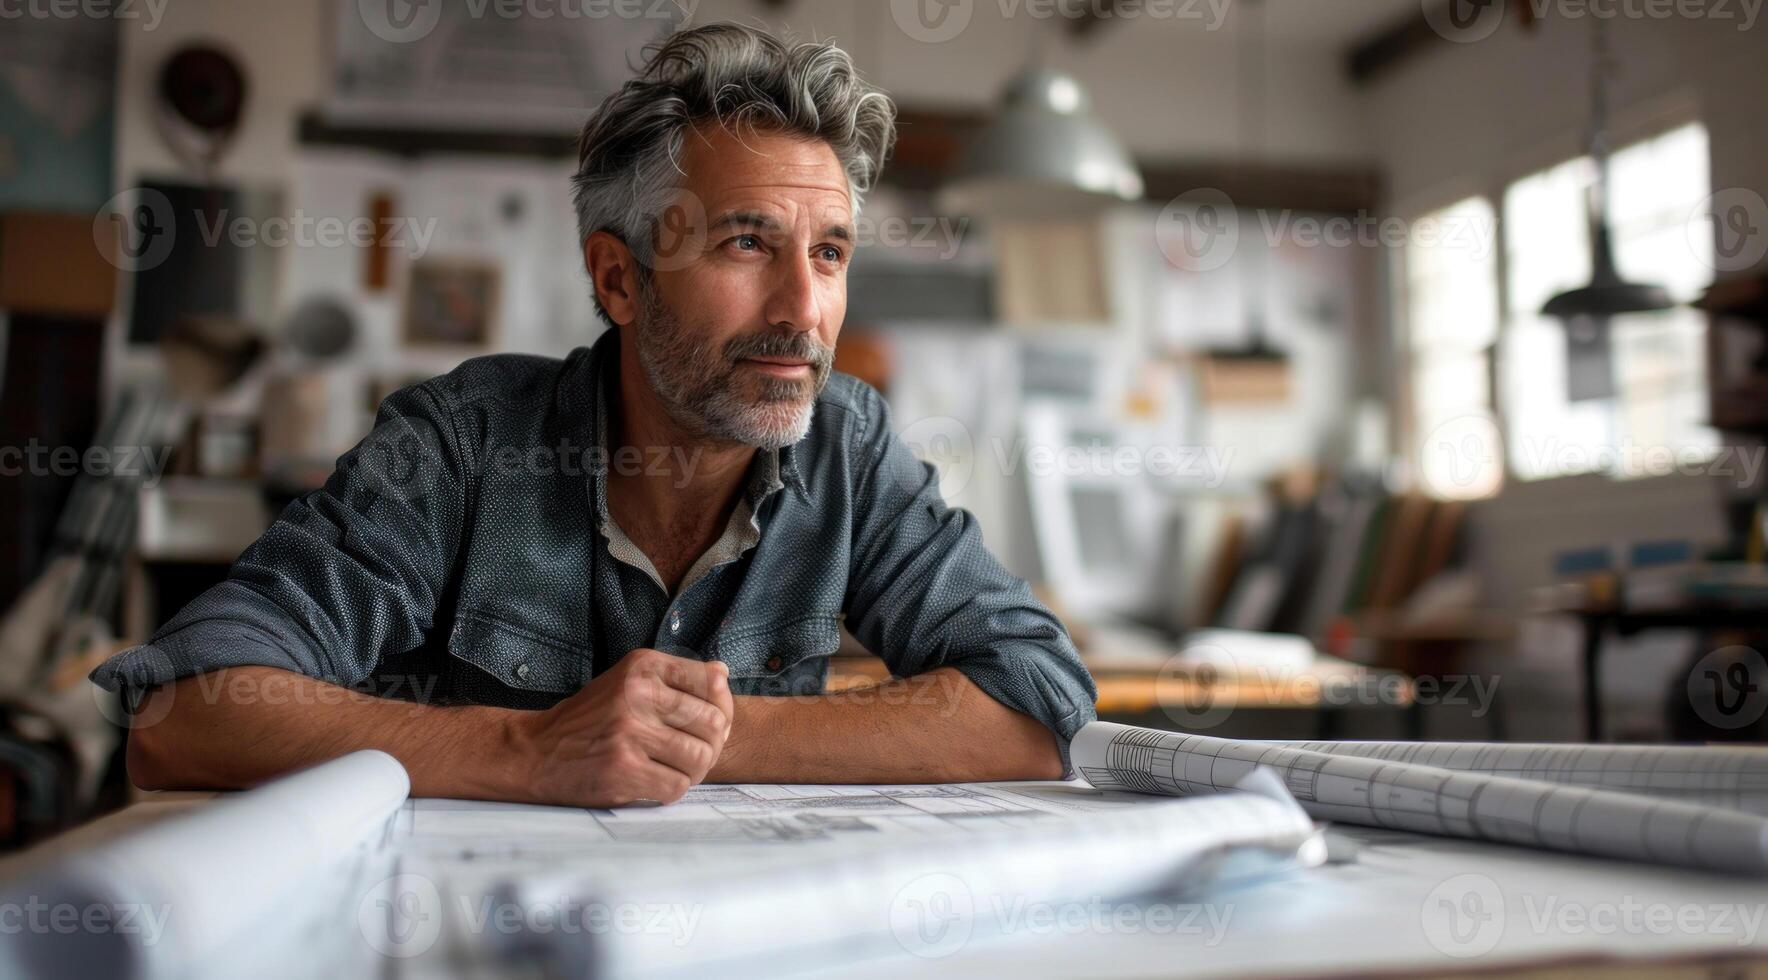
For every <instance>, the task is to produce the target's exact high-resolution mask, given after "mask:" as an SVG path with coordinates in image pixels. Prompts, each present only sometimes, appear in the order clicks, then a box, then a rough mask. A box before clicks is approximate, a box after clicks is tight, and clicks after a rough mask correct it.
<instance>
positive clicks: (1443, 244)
mask: <svg viewBox="0 0 1768 980" xmlns="http://www.w3.org/2000/svg"><path fill="white" fill-rule="evenodd" d="M1495 227H1496V223H1495V220H1494V215H1493V213H1492V205H1491V202H1489V201H1487V200H1486V199H1485V198H1483V197H1473V198H1468V199H1467V200H1464V201H1461V202H1458V203H1456V204H1453V205H1450V206H1449V207H1447V208H1444V209H1443V210H1441V211H1437V212H1434V213H1432V214H1428V215H1425V216H1424V217H1422V218H1420V219H1418V220H1417V221H1415V222H1413V224H1412V227H1411V234H1410V235H1409V236H1408V240H1407V245H1406V312H1407V317H1406V322H1407V326H1408V344H1407V349H1408V353H1409V354H1410V357H1409V363H1410V365H1411V375H1412V377H1411V381H1412V397H1413V407H1414V411H1413V422H1414V426H1415V428H1414V430H1413V431H1414V433H1415V438H1414V440H1413V447H1412V458H1413V460H1414V463H1415V465H1416V467H1417V472H1418V477H1419V480H1420V482H1421V483H1422V484H1423V488H1424V489H1425V490H1426V491H1427V492H1429V493H1431V494H1433V495H1436V496H1439V497H1446V498H1465V497H1483V496H1488V495H1490V494H1492V493H1494V492H1496V491H1497V489H1498V486H1499V484H1500V483H1501V482H1502V480H1503V467H1502V466H1501V465H1499V457H1498V455H1497V453H1498V449H1497V444H1498V439H1497V430H1496V428H1495V426H1494V425H1493V422H1492V412H1491V404H1492V397H1491V390H1490V378H1491V372H1490V369H1489V365H1488V360H1487V359H1488V356H1489V351H1490V349H1491V347H1492V344H1493V342H1494V341H1495V340H1496V339H1497V336H1498V278H1497V277H1498V264H1497V263H1498V259H1497V255H1496V251H1497V250H1496V248H1495V247H1494V243H1493V238H1494V230H1495Z"/></svg>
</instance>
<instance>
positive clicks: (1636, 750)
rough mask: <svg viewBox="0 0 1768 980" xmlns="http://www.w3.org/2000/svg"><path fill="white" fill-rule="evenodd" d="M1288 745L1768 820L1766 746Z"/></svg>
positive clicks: (1333, 743) (1541, 744)
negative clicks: (1612, 792) (1666, 799)
mask: <svg viewBox="0 0 1768 980" xmlns="http://www.w3.org/2000/svg"><path fill="white" fill-rule="evenodd" d="M1283 744H1285V745H1288V746H1290V747H1292V748H1297V749H1305V750H1307V751H1310V752H1326V753H1329V754H1331V755H1353V756H1360V757H1363V758H1368V759H1382V760H1386V761H1388V762H1411V763H1417V764H1419V765H1425V766H1436V767H1437V768H1439V769H1453V770H1456V771H1458V772H1483V773H1487V774H1489V775H1493V776H1514V777H1516V778H1518V779H1532V780H1535V781H1536V782H1543V783H1560V784H1563V785H1567V786H1590V787H1594V788H1597V789H1609V790H1618V791H1621V792H1625V793H1643V794H1645V795H1648V796H1665V797H1670V798H1672V799H1677V800H1681V801H1683V802H1684V803H1702V804H1705V805H1707V806H1717V807H1725V808H1727V809H1731V810H1742V811H1744V812H1746V813H1754V814H1756V815H1757V816H1762V817H1768V748H1755V747H1749V746H1735V747H1733V746H1705V745H1701V746H1694V745H1557V744H1550V743H1523V742H1511V743H1501V742H1285V743H1283Z"/></svg>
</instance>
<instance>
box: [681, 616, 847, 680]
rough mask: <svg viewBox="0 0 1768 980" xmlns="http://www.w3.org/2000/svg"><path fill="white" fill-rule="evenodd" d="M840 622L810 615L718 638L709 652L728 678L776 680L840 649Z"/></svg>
mask: <svg viewBox="0 0 1768 980" xmlns="http://www.w3.org/2000/svg"><path fill="white" fill-rule="evenodd" d="M840 623H841V620H840V617H839V616H837V615H836V614H835V613H811V614H807V615H802V616H797V617H794V618H790V619H783V620H779V621H777V622H773V623H768V624H766V625H764V626H759V627H755V628H753V629H748V630H743V631H742V632H738V633H730V634H723V635H720V636H719V638H718V639H717V640H715V641H713V644H712V653H713V654H714V655H715V656H716V657H718V659H720V660H723V661H724V663H725V665H726V666H727V667H729V668H730V671H731V677H733V678H749V677H777V676H779V675H781V674H785V673H788V672H790V671H791V670H792V669H793V668H794V667H797V666H798V665H799V664H800V663H803V662H804V661H806V660H814V659H816V658H818V657H827V656H830V655H832V654H834V652H835V651H836V650H837V649H838V648H839V647H840V646H841V625H840Z"/></svg>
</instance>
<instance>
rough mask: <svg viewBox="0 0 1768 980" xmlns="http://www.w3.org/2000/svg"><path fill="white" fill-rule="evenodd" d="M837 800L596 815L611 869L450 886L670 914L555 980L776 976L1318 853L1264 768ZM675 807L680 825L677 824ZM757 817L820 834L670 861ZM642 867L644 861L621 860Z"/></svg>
mask: <svg viewBox="0 0 1768 980" xmlns="http://www.w3.org/2000/svg"><path fill="white" fill-rule="evenodd" d="M828 793H829V787H819V788H817V789H816V790H814V791H807V790H806V789H805V788H798V787H774V786H743V787H725V788H719V787H711V788H707V789H705V790H703V791H699V798H698V799H695V798H693V797H692V795H690V798H689V799H687V800H684V801H682V802H681V803H677V804H672V805H671V806H669V807H661V808H656V809H653V810H651V811H650V812H649V814H646V813H645V812H644V811H637V810H633V811H625V810H623V811H620V812H619V814H618V815H617V816H616V817H614V818H613V819H612V820H610V819H609V818H607V817H606V816H604V815H601V814H599V813H598V814H597V815H596V820H597V823H598V824H600V825H606V826H607V827H608V828H610V829H609V831H608V832H609V833H610V834H611V835H620V836H619V839H620V840H621V841H622V848H621V849H622V851H623V852H624V853H622V854H621V855H619V856H618V857H615V856H613V855H609V854H606V853H603V854H601V855H600V856H599V858H600V859H599V860H598V859H597V858H596V857H595V856H588V855H586V856H585V859H583V860H580V861H578V862H574V863H571V864H566V865H564V866H562V867H555V868H552V869H550V870H548V871H536V872H534V873H527V874H520V875H507V874H505V875H503V876H501V884H499V883H498V881H480V882H476V883H473V882H467V881H465V880H464V879H459V878H456V879H454V880H451V881H450V883H449V891H451V892H455V893H461V894H468V895H484V894H490V895H492V896H494V897H495V901H496V904H497V905H499V906H502V907H506V908H514V909H519V910H522V917H524V918H528V919H546V918H551V917H552V910H554V909H558V908H575V907H582V906H591V907H597V908H602V907H606V908H612V909H628V908H643V909H648V910H655V911H656V912H657V913H658V914H659V916H660V919H659V926H660V927H659V928H658V929H655V930H644V929H633V930H630V931H627V932H625V933H615V932H613V931H605V932H603V933H601V934H599V935H597V936H594V937H591V938H589V939H588V940H587V941H584V940H583V939H582V937H572V936H568V935H556V936H555V935H550V934H549V935H548V936H545V937H543V938H542V939H541V941H540V942H538V943H535V944H533V946H532V947H531V948H530V950H529V952H530V953H531V954H532V953H533V951H534V948H538V950H539V951H540V956H541V958H542V961H543V962H544V963H545V964H546V969H545V971H544V972H546V973H548V974H550V975H561V976H604V975H606V976H680V977H699V976H705V975H707V974H708V973H712V974H714V975H724V976H731V975H751V974H753V975H777V974H779V973H781V972H785V971H786V969H787V968H788V967H797V966H801V965H810V964H817V963H826V962H831V961H835V962H839V961H844V960H848V959H852V958H854V957H864V956H870V955H877V954H879V953H880V952H894V953H895V954H898V955H900V954H901V953H902V952H904V951H907V952H910V953H915V954H921V955H933V956H937V955H940V954H941V952H942V950H943V949H944V948H945V947H946V946H947V945H950V944H956V945H962V944H963V943H965V942H967V941H968V940H969V939H970V938H971V937H972V936H973V935H980V934H983V933H986V932H987V931H988V930H990V929H991V928H994V927H995V925H996V924H997V921H996V920H998V919H999V918H1000V917H1001V916H1002V915H1011V914H1012V910H1014V909H1018V908H1023V907H1024V906H1025V904H1026V903H1034V904H1038V905H1040V906H1044V905H1065V904H1074V903H1082V904H1084V903H1088V902H1094V903H1096V902H1099V901H1101V900H1103V899H1105V898H1112V897H1124V896H1132V895H1138V894H1143V893H1146V892H1148V891H1150V890H1153V889H1166V888H1171V887H1175V886H1177V885H1179V884H1186V885H1189V886H1193V887H1195V886H1201V885H1204V884H1206V883H1208V882H1209V881H1211V880H1213V878H1214V877H1215V876H1216V875H1217V874H1218V873H1220V871H1221V869H1222V867H1223V866H1224V865H1227V864H1230V863H1231V864H1234V865H1235V866H1236V867H1238V868H1241V869H1244V868H1247V867H1256V868H1257V869H1258V873H1260V874H1269V873H1271V872H1273V871H1275V870H1279V869H1283V868H1296V867H1309V866H1314V865H1318V864H1319V863H1321V862H1322V861H1323V860H1324V859H1325V847H1324V844H1323V841H1322V840H1321V838H1320V835H1319V833H1318V831H1317V829H1316V828H1315V827H1314V825H1313V822H1312V821H1311V820H1310V819H1309V818H1308V816H1307V814H1306V813H1304V812H1303V811H1302V810H1301V809H1300V807H1298V806H1297V805H1296V804H1295V801H1294V800H1292V799H1290V798H1289V796H1288V794H1287V793H1285V792H1284V791H1283V789H1282V787H1281V785H1280V784H1279V783H1277V782H1276V781H1275V780H1274V779H1272V778H1270V776H1269V774H1264V773H1261V774H1257V775H1255V776H1252V777H1251V778H1250V779H1248V780H1246V781H1245V782H1244V783H1243V785H1242V786H1241V787H1239V788H1238V789H1235V790H1232V791H1230V792H1226V793H1223V794H1219V795H1214V796H1211V797H1209V798H1205V799H1195V800H1166V801H1161V802H1159V803H1150V801H1148V798H1147V797H1146V796H1141V797H1140V799H1139V800H1138V799H1137V796H1136V794H1117V793H1106V794H1097V793H1096V792H1095V791H1093V790H1090V789H1087V788H1085V787H1078V786H1072V785H1063V784H1053V785H1052V784H1044V785H1043V786H1042V787H1041V789H1034V788H1032V787H1030V786H1028V785H1026V784H1018V785H1016V786H1015V787H1014V788H1004V787H1000V786H984V785H961V786H944V787H932V786H929V787H849V788H847V789H846V790H845V791H844V792H842V793H840V794H838V795H834V796H831V795H828ZM684 804H685V806H684ZM1175 804H1176V805H1175ZM678 807H680V808H682V809H683V811H684V813H683V815H679V816H676V815H670V814H669V813H668V811H671V810H674V809H676V808H678ZM756 811H759V813H757V812H756ZM758 821H759V822H761V823H762V824H763V825H765V826H768V827H774V828H778V827H790V828H794V829H795V830H797V829H804V828H810V830H809V834H808V836H805V837H800V838H797V839H793V840H791V841H790V842H789V845H788V846H781V844H782V843H785V842H784V841H782V840H779V839H776V838H772V837H768V836H766V835H765V834H764V836H763V838H762V841H763V842H762V843H759V844H756V845H753V846H745V845H743V844H736V845H734V846H726V847H723V848H720V849H719V851H718V852H716V853H708V852H704V851H702V852H700V854H699V859H697V860H693V861H679V860H667V859H665V858H666V856H668V855H674V854H677V853H679V852H680V851H681V849H682V848H683V847H688V848H690V849H691V848H693V847H695V846H696V845H694V844H692V843H691V842H689V841H687V840H685V839H683V838H680V837H678V836H677V835H678V834H679V833H680V831H682V830H686V831H687V832H688V833H698V832H701V831H710V832H727V831H728V830H729V829H730V828H731V827H733V826H735V827H739V828H741V829H742V830H743V831H744V832H745V833H747V832H749V831H750V830H752V829H753V828H752V827H750V826H748V825H750V824H751V823H754V822H758ZM628 825H630V827H631V828H643V829H642V833H641V834H640V838H639V839H641V840H642V841H643V842H644V843H643V844H642V845H640V846H638V847H634V846H633V844H632V841H633V839H634V838H633V837H632V836H630V834H629V833H628V830H627V829H621V828H626V827H628ZM677 825H679V826H677ZM634 858H640V859H643V861H644V863H643V865H642V866H639V865H628V864H624V863H623V862H624V861H626V860H631V859H634ZM504 870H505V871H507V868H506V869H504ZM672 910H679V911H672ZM671 917H673V919H674V921H675V922H676V923H678V924H679V928H672V927H671V926H670V925H669V921H670V919H671ZM690 918H691V923H690V922H689V919H690ZM782 923H789V924H790V926H789V928H785V929H782V928H781V924H782ZM457 931H466V930H464V929H463V930H457ZM474 965H475V966H483V967H486V968H491V967H494V966H498V965H507V964H497V963H476V964H474Z"/></svg>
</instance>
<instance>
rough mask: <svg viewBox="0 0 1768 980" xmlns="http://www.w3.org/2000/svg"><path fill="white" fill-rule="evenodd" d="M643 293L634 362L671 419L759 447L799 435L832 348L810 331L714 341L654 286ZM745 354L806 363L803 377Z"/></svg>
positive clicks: (806, 427)
mask: <svg viewBox="0 0 1768 980" xmlns="http://www.w3.org/2000/svg"><path fill="white" fill-rule="evenodd" d="M639 293H640V296H641V297H642V299H643V301H644V302H643V309H642V310H641V312H640V314H639V317H638V320H637V322H636V323H635V326H636V327H637V328H638V329H637V330H635V331H633V333H634V338H633V344H634V348H635V349H636V351H637V353H638V363H639V367H640V368H642V369H643V370H644V372H645V378H646V380H648V381H649V382H650V383H651V390H652V391H655V392H656V393H657V397H658V398H659V399H661V400H662V402H663V404H664V407H665V408H667V409H668V411H669V415H670V418H671V420H673V421H674V422H675V424H676V425H679V426H681V427H682V428H684V429H686V430H687V431H688V432H690V433H692V434H693V435H694V436H696V437H698V438H702V439H712V440H717V441H721V442H734V443H739V444H741V445H745V446H754V447H756V448H758V449H781V448H783V447H786V446H789V445H791V444H793V443H795V442H797V441H798V440H800V439H803V438H804V435H805V433H807V432H809V431H810V420H811V416H812V414H813V413H814V412H815V410H816V396H817V395H818V394H819V393H820V392H821V391H822V390H823V386H824V385H825V384H827V383H828V381H829V372H830V371H831V370H832V369H833V367H834V362H835V352H834V351H833V350H831V349H830V348H828V347H824V346H823V345H822V344H819V343H817V342H816V341H815V340H814V339H812V338H811V336H810V335H809V334H807V333H799V332H786V331H779V330H774V331H768V332H766V333H757V334H744V335H741V336H738V337H733V338H731V339H730V340H728V341H726V342H725V343H724V344H723V346H722V348H715V347H714V346H713V344H712V343H711V342H709V341H707V340H705V339H704V337H705V331H703V330H700V329H698V328H696V327H694V326H692V325H689V324H684V323H683V322H682V321H681V318H680V317H678V316H676V315H675V313H674V312H673V311H671V310H669V309H668V308H666V307H665V306H664V305H663V303H662V301H661V300H660V299H659V298H658V297H657V296H656V294H655V292H654V289H652V288H648V287H647V285H644V284H641V286H640V289H639ZM749 357H780V358H790V359H793V360H802V361H805V362H807V363H808V364H809V365H810V376H809V377H807V378H776V377H770V376H768V375H765V374H760V373H757V372H754V371H750V370H747V369H744V368H743V367H742V366H741V362H742V360H743V359H744V358H749Z"/></svg>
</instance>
